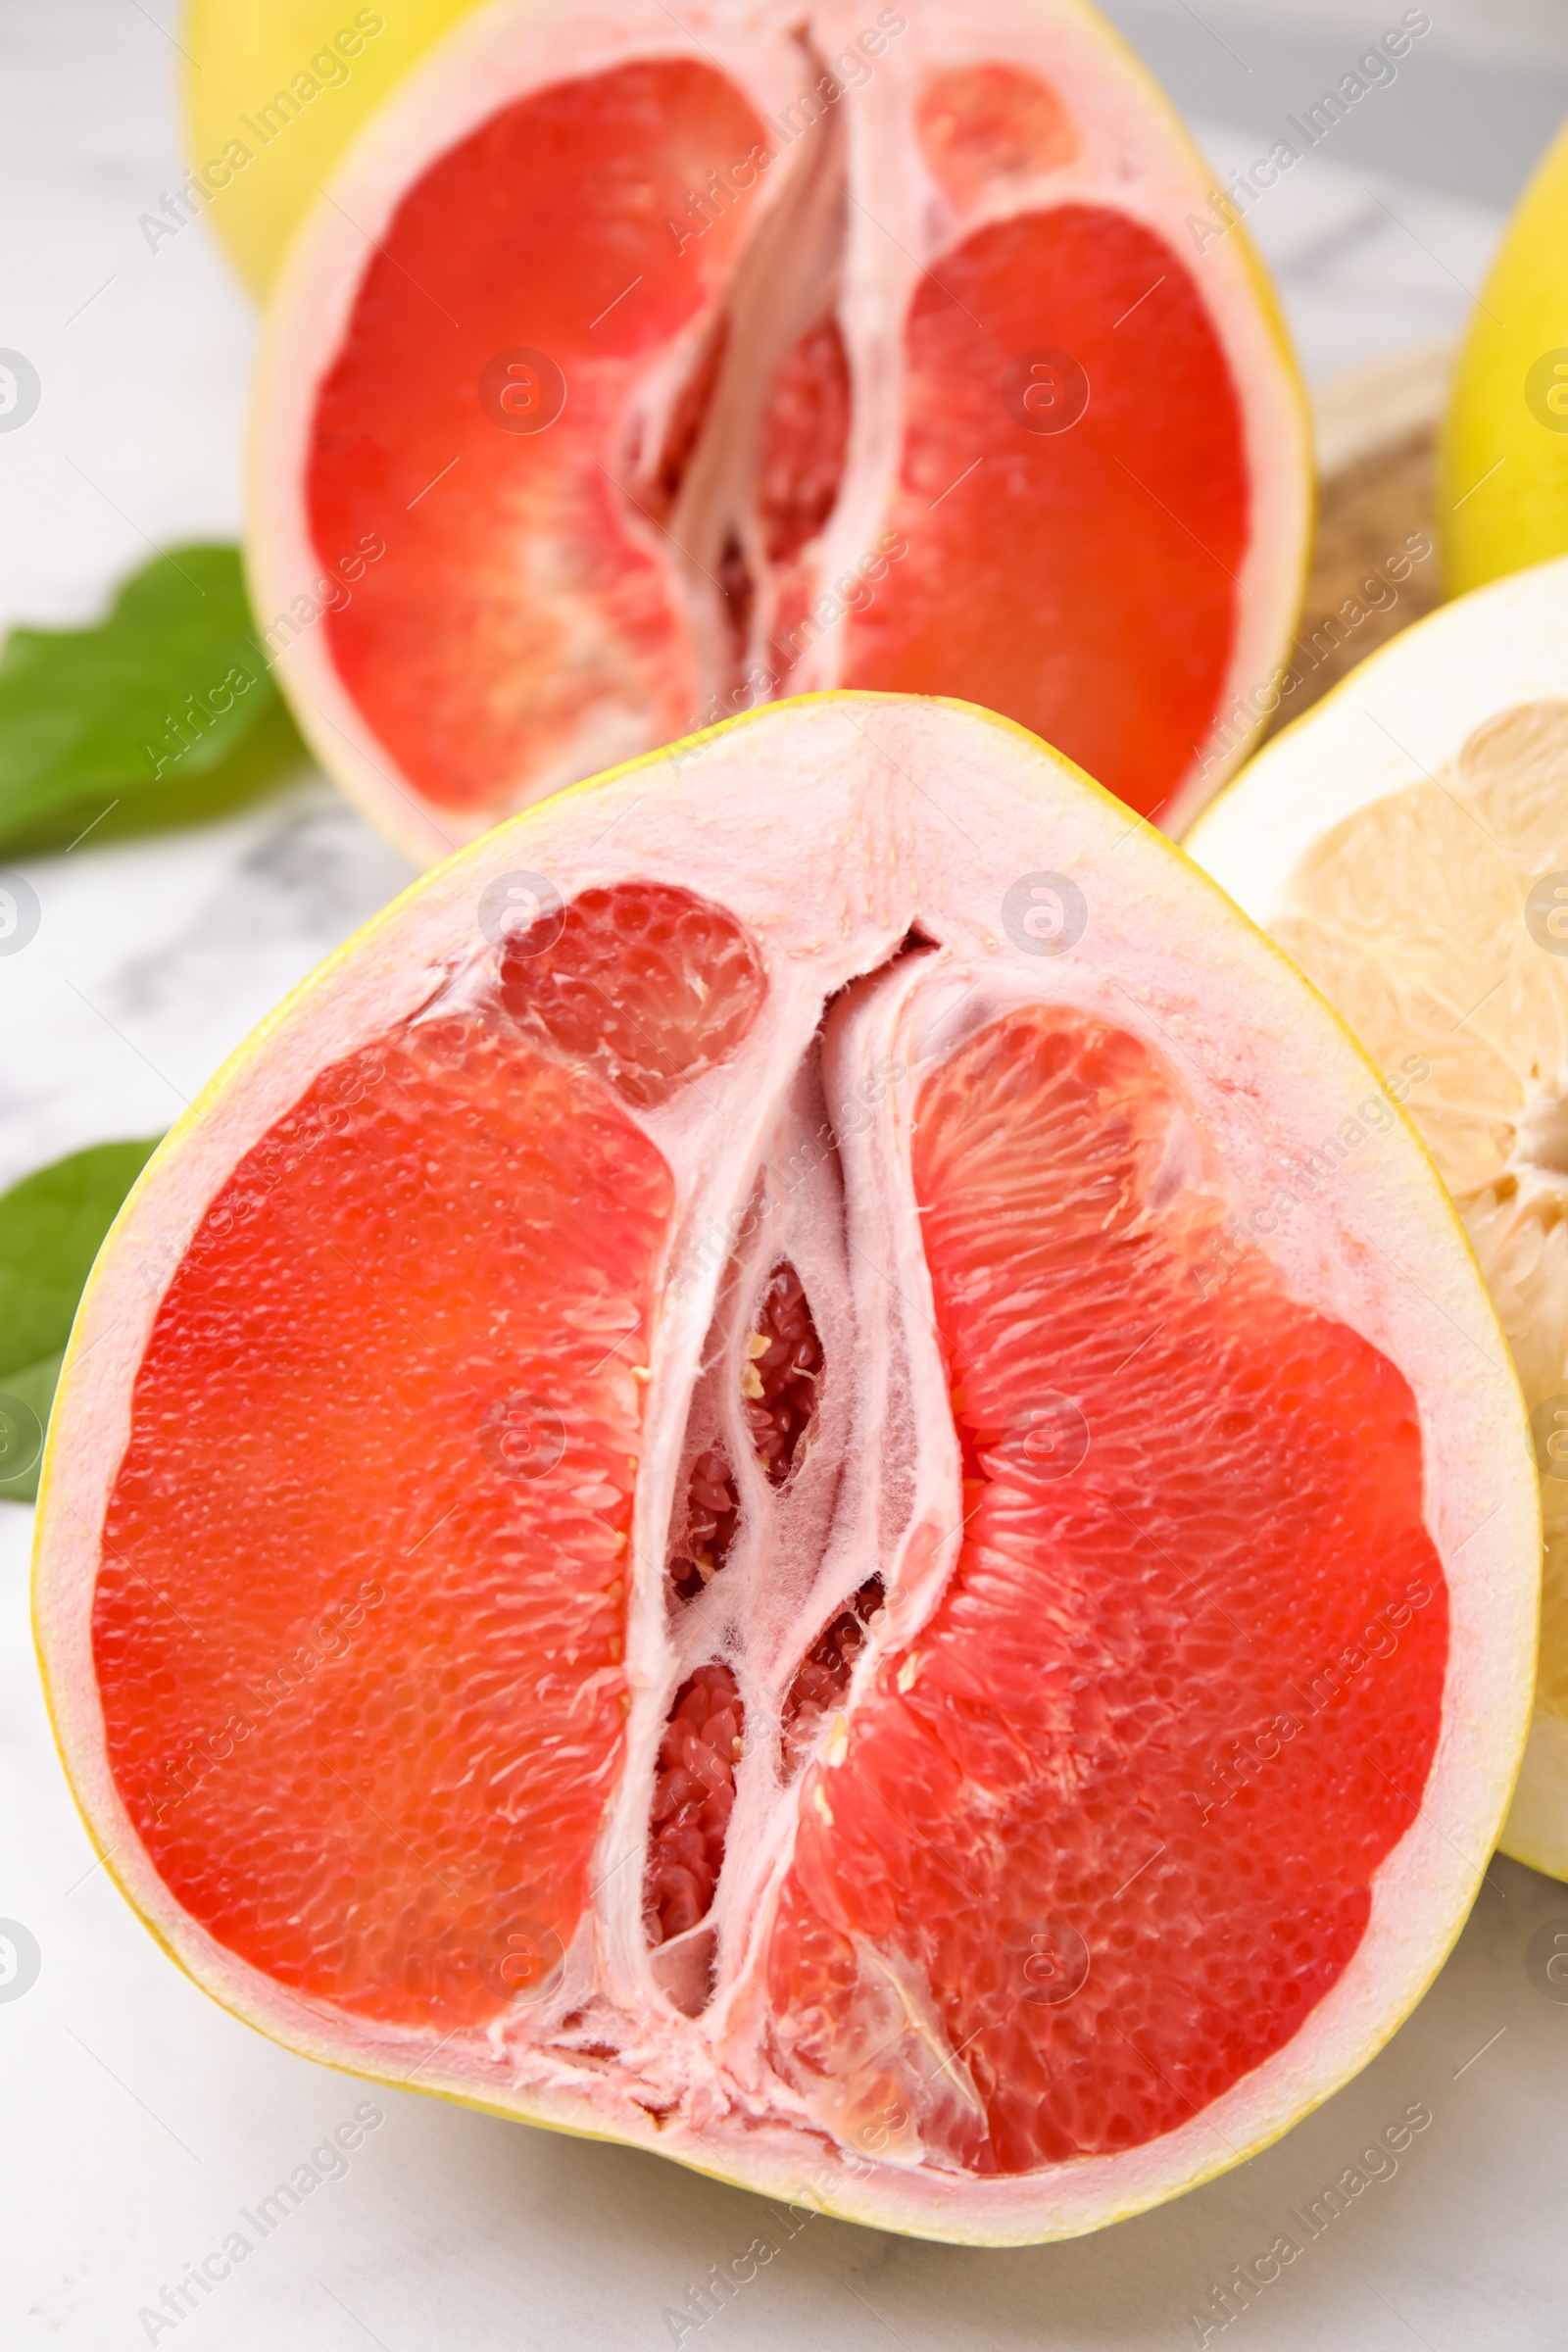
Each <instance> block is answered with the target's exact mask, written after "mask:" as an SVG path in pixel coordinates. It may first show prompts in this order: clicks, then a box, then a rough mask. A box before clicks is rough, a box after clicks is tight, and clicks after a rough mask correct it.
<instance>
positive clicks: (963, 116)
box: [248, 0, 1310, 860]
mask: <svg viewBox="0 0 1568 2352" xmlns="http://www.w3.org/2000/svg"><path fill="white" fill-rule="evenodd" d="M290 135H292V134H290ZM1208 193H1209V173H1208V172H1207V169H1206V167H1205V166H1204V164H1203V162H1202V159H1201V157H1200V156H1199V154H1198V152H1197V150H1196V149H1195V148H1194V147H1193V145H1192V143H1191V141H1190V139H1189V138H1188V136H1187V134H1186V132H1185V130H1184V129H1183V127H1182V125H1181V123H1180V121H1179V119H1178V118H1177V116H1176V115H1175V113H1174V111H1173V110H1172V108H1171V107H1170V105H1169V104H1168V102H1167V101H1166V100H1165V99H1164V97H1163V96H1162V94H1161V93H1160V91H1159V90H1158V89H1157V87H1156V86H1155V84H1154V83H1153V82H1152V80H1151V79H1150V77H1149V75H1148V74H1147V73H1145V71H1144V69H1143V68H1142V67H1141V66H1140V65H1139V64H1138V62H1137V60H1136V59H1135V58H1134V57H1133V55H1132V53H1131V52H1130V51H1129V50H1128V49H1127V48H1126V46H1125V45H1124V43H1123V42H1122V41H1121V40H1120V39H1119V37H1118V36H1117V35H1116V34H1115V33H1114V32H1113V31H1112V30H1111V28H1110V27H1109V26H1108V25H1106V24H1105V23H1104V21H1103V19H1102V18H1100V17H1099V16H1098V15H1096V14H1095V12H1094V11H1093V10H1091V9H1088V8H1086V7H1084V6H1082V5H1081V4H1080V0H999V4H998V5H996V6H994V7H992V8H991V9H989V10H988V11H987V12H986V14H985V16H984V18H983V19H981V20H976V19H975V18H974V17H973V14H972V12H971V11H969V10H967V9H965V8H964V7H962V6H961V5H959V4H958V0H911V5H910V6H909V8H908V9H907V11H903V10H899V9H894V8H884V9H882V10H880V11H879V12H878V13H877V14H876V15H875V16H871V15H869V14H867V15H866V17H865V20H864V22H863V23H862V24H858V26H857V28H856V29H855V30H854V31H853V32H846V31H845V30H844V29H843V26H842V25H841V23H840V20H839V18H838V17H836V16H835V15H834V12H832V11H831V10H828V9H822V10H820V11H818V12H817V15H816V16H815V17H811V18H809V19H803V18H802V17H801V15H800V13H799V11H798V10H796V9H794V8H791V7H787V6H785V5H784V4H783V0H767V5H764V6H760V7H749V6H743V5H742V4H741V0H716V4H715V5H714V6H712V7H711V8H709V10H708V11H707V13H706V15H705V17H704V21H703V26H702V32H701V38H700V40H699V39H698V38H697V37H696V36H694V35H693V34H690V33H688V32H687V31H686V30H685V29H684V28H683V26H682V25H680V23H679V22H678V21H677V20H676V18H675V17H674V16H673V15H672V14H671V13H670V12H669V11H667V10H665V9H662V8H661V7H658V6H656V5H653V4H652V0H622V4H621V5H619V6H617V7H615V8H614V9H607V10H602V11H600V12H598V13H596V14H595V15H593V16H591V17H583V16H580V15H577V14H574V13H572V12H570V11H568V10H567V9H566V8H565V7H564V6H562V5H524V6H517V7H501V8H496V9H488V10H486V11H485V12H484V14H483V15H482V16H481V17H476V18H474V19H473V20H472V21H471V23H470V24H468V25H465V26H463V27H460V28H459V30H458V31H457V32H456V33H455V34H454V35H453V36H452V38H451V39H450V40H448V41H447V42H446V43H444V44H443V46H442V48H441V49H440V51H439V52H438V53H437V54H435V55H434V56H432V57H431V58H429V59H428V60H427V61H426V62H425V64H424V65H423V66H422V67H421V68H419V69H418V70H417V72H416V73H413V74H411V75H410V77H409V78H408V79H407V80H406V81H405V82H404V84H403V85H402V87H401V88H400V90H399V91H398V92H397V94H396V95H395V96H394V97H393V98H392V99H391V100H390V101H389V102H388V104H387V106H386V107H385V108H384V109H383V110H382V112H381V113H380V114H379V115H378V117H377V118H376V120H375V122H374V123H373V124H371V125H370V126H369V128H368V130H367V131H366V133H365V135H364V137H363V138H362V139H361V140H360V141H359V142H358V143H357V145H356V147H355V149H354V151H353V153H352V155H351V156H350V157H349V158H348V159H347V161H346V163H345V166H344V168H343V171H342V172H341V173H340V174H339V176H338V177H337V178H336V179H335V180H334V181H333V182H332V184H331V186H330V188H329V190H328V193H327V196H326V198H325V199H324V200H323V201H322V202H321V203H320V204H319V206H318V207H317V209H316V211H315V213H314V214H313V215H312V217H311V219H310V221H309V222H308V224H307V226H306V228H305V230H304V231H303V232H302V234H301V237H300V239H299V240H298V242H297V243H296V245H295V247H294V248H293V251H292V253H291V256H290V259H289V263H288V265H287V268H286V269H285V271H284V273H283V276H282V277H281V279H280V281H279V284H278V287H277V291H276V295H275V298H274V302H273V305H272V309H271V313H270V320H269V328H268V338H267V342H266V346H265V349H264V353H263V358H262V363H261V366H260V369H259V373H258V379H257V391H256V402H255V411H254V419H253V467H252V483H251V503H250V520H249V545H248V555H249V565H250V580H251V587H252V594H253V599H254V602H255V606H256V611H257V614H258V618H259V619H260V621H261V622H262V625H263V628H264V631H265V632H267V633H268V644H269V649H270V651H271V652H273V653H275V654H276V655H277V657H278V659H277V663H276V675H277V677H278V678H279V679H280V681H281V682H282V685H283V687H284V691H285V692H286V693H287V694H288V696H289V698H290V700H291V703H292V705H293V707H294V710H295V712H296V714H297V716H298V719H299V721H300V724H301V725H302V727H303V728H304V729H305V731H306V733H307V735H308V736H309V738H310V740H311V742H312V745H313V748H314V749H315V750H316V752H317V755H318V757H319V759H320V760H321V761H322V763H323V765H324V766H325V767H326V768H327V769H328V770H329V772H331V773H333V774H335V775H336V776H338V777H339V779H340V780H341V781H342V782H343V783H344V784H345V786H346V787H347V788H348V789H349V790H350V791H351V792H353V793H355V794H356V796H357V797H358V798H360V799H361V800H362V801H363V802H364V804H365V806H366V807H367V809H368V810H369V811H370V812H371V813H372V814H373V815H375V816H376V817H377V819H378V821H380V822H381V823H383V824H384V825H386V826H387V827H388V828H389V829H390V830H391V831H392V832H393V833H394V834H395V835H397V837H398V838H399V839H400V840H401V841H403V842H404V843H405V845H406V846H407V847H408V848H409V849H410V850H411V852H413V853H414V854H415V855H417V856H419V857H421V858H424V859H426V860H429V859H431V858H435V857H438V856H440V855H442V854H444V852H445V851H447V850H448V849H450V848H451V847H452V846H453V845H454V844H455V843H457V842H459V841H462V840H466V839H468V838H471V837H472V836H473V835H474V834H475V833H477V832H480V831H482V830H484V829H485V827H487V826H489V825H491V824H493V823H495V822H496V821H497V820H498V819H499V818H501V817H503V816H506V815H507V814H509V813H511V812H513V811H515V810H516V809H519V808H523V807H526V806H527V805H529V804H530V803H531V802H533V801H536V800H538V799H540V798H541V797H543V796H544V795H545V794H547V793H550V792H552V791H555V790H557V789H559V788H560V787H561V786H562V785H563V784H566V783H569V782H571V781H572V780H573V779H575V778H577V777H579V776H581V775H583V774H585V773H591V772H592V771H593V770H595V769H596V768H599V767H602V766H604V765H605V764H607V763H608V762H609V761H611V760H614V759H619V758H626V757H629V756H632V755H635V754H637V753H639V752H642V751H645V750H647V749H649V748H651V747H652V746H654V745H656V744H659V743H662V742H665V741H668V740H671V739H673V738H675V737H678V736H681V735H684V734H686V733H687V732H689V731H690V730H691V729H692V728H693V727H694V726H700V725H702V724H703V723H704V721H705V720H709V719H716V718H719V717H722V716H724V715H727V714H729V713H732V712H734V711H739V710H742V709H745V708H747V707H750V706H753V705H755V704H757V703H759V702H762V701H766V700H771V699H773V698H775V697H778V696H784V695H789V694H792V693H797V692H800V691H802V690H804V689H807V688H825V687H835V686H849V687H867V688H874V689H878V690H899V691H916V692H922V693H936V694H949V695H955V696H959V697H962V698H963V699H964V700H966V701H971V702H975V703H979V704H983V705H985V706H987V707H989V708H991V709H993V710H997V711H1004V712H1005V713H1006V714H1007V715H1008V716H1010V717H1012V718H1015V719H1017V720H1019V721H1020V722H1021V723H1022V724H1024V725H1027V726H1028V727H1030V728H1031V729H1032V730H1033V731H1035V732H1036V733H1038V734H1040V735H1042V736H1043V737H1045V738H1046V739H1047V740H1048V741H1049V742H1052V743H1054V744H1055V745H1056V746H1057V747H1058V748H1059V749H1060V750H1062V751H1064V752H1065V753H1066V754H1067V755H1068V756H1069V757H1070V758H1072V759H1074V760H1077V761H1078V762H1079V764H1080V765H1081V766H1083V767H1085V768H1087V769H1088V771H1089V772H1090V773H1091V774H1092V775H1094V776H1095V777H1096V778H1097V779H1098V780H1099V781H1100V782H1101V783H1103V784H1104V785H1105V786H1107V787H1108V788H1109V789H1110V790H1112V791H1114V792H1115V793H1117V794H1118V795H1120V797H1121V798H1122V799H1123V800H1125V801H1127V802H1128V803H1129V804H1130V805H1131V806H1132V807H1133V808H1135V809H1139V810H1140V811H1143V812H1145V813H1149V814H1156V813H1157V815H1158V817H1159V820H1160V822H1161V823H1162V824H1164V825H1166V826H1167V827H1168V828H1170V829H1173V830H1175V829H1179V827H1180V825H1181V824H1182V823H1183V822H1184V821H1185V819H1186V818H1187V816H1189V815H1190V814H1191V813H1192V811H1193V810H1194V809H1196V807H1197V806H1198V805H1199V803H1200V802H1201V800H1202V799H1203V798H1204V797H1205V796H1206V794H1207V793H1208V792H1209V791H1210V790H1212V788H1213V786H1214V785H1215V784H1216V783H1217V782H1218V781H1219V780H1220V779H1221V778H1222V777H1223V775H1224V774H1225V773H1227V772H1228V770H1229V768H1230V767H1231V766H1233V765H1234V764H1235V763H1236V761H1237V760H1239V759H1240V757H1241V755H1242V753H1243V751H1244V750H1245V747H1246V744H1247V741H1248V739H1249V737H1250V735H1251V734H1252V733H1253V732H1254V731H1255V729H1256V728H1257V726H1258V725H1259V724H1260V723H1261V721H1262V719H1263V718H1264V717H1265V716H1266V714H1267V712H1268V711H1269V710H1270V709H1271V708H1273V707H1274V705H1276V704H1277V703H1278V700H1279V685H1278V681H1279V679H1280V678H1281V677H1282V676H1283V675H1284V665H1283V662H1282V656H1283V655H1284V653H1285V650H1286V647H1287V644H1288V641H1289V637H1290V632H1291V630H1292V627H1293V626H1294V622H1295V617H1296V613H1297V608H1298V605H1299V595H1300V583H1301V576H1302V571H1303V567H1304V561H1305V548H1306V538H1307V532H1308V524H1309V508H1310V468H1309V453H1308V446H1307V431H1306V420H1305V415H1304V406H1303V402H1302V399H1301V394H1300V390H1299V384H1298V382H1297V378H1296V374H1295V369H1294V367H1293V364H1292V361H1291V357H1290V353H1289V349H1288V346H1287V343H1286V339H1285V335H1284V330H1283V328H1282V326H1281V323H1280V320H1279V318H1278V315H1277V313H1276V311H1275V308H1274V305H1273V301H1272V298H1271V295H1270V292H1269V290H1268V287H1267V284H1266V281H1265V279H1264V277H1263V275H1262V273H1261V271H1260V270H1259V267H1258V265H1257V263H1256V261H1255V259H1254V257H1253V256H1252V254H1251V252H1250V248H1249V247H1248V245H1247V243H1246V241H1245V236H1244V233H1243V231H1242V230H1241V228H1240V227H1238V226H1235V225H1234V224H1232V225H1227V224H1226V217H1225V216H1224V215H1223V214H1222V213H1221V214H1216V213H1214V212H1213V211H1212V210H1211V209H1210V207H1209V203H1208ZM1195 223H1196V226H1195ZM367 554H368V556H369V561H368V562H367V561H366V560H365V558H366V556H367Z"/></svg>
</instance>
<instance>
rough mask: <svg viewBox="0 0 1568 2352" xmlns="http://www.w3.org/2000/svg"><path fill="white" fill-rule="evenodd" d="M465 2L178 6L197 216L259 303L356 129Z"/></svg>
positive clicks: (468, 1)
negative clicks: (201, 201)
mask: <svg viewBox="0 0 1568 2352" xmlns="http://www.w3.org/2000/svg"><path fill="white" fill-rule="evenodd" d="M474 5H475V0H388V5H387V6H386V7H385V9H384V10H383V9H379V8H355V7H352V6H350V5H349V4H348V0H265V5H258V0H189V6H188V8H187V11H186V18H185V31H184V48H185V53H186V57H187V59H188V64H187V68H186V73H185V128H186V137H187V139H188V141H189V146H190V160H191V165H192V168H193V170H194V172H195V173H196V174H197V176H198V178H199V179H200V180H201V181H202V183H203V185H204V186H205V188H206V190H207V192H208V195H209V196H210V199H211V201H210V202H209V203H208V204H207V206H206V207H205V208H204V209H205V210H206V214H207V218H208V219H209V220H210V221H211V222H212V224H213V227H214V228H215V229H216V230H217V232H218V235H219V237H220V238H221V241H222V243H223V244H224V246H225V247H226V248H227V251H228V255H229V259H230V260H231V261H232V262H233V264H234V266H235V268H236V269H237V270H239V273H240V275H241V276H242V277H243V278H244V279H245V281H246V283H247V284H248V285H249V286H250V287H251V288H252V289H253V290H254V291H255V292H256V293H257V294H263V295H265V294H266V292H267V291H268V289H269V287H270V284H271V282H272V279H273V277H274V276H275V275H276V272H277V268H278V264H279V263H280V262H281V260H282V258H283V254H284V250H285V248H286V247H287V245H288V241H289V239H290V237H291V236H292V235H293V233H294V230H295V227H296V226H297V224H298V223H299V221H302V220H303V219H304V217H305V215H306V213H308V212H309V211H310V208H311V206H312V205H313V204H314V203H315V201H316V198H317V195H318V192H319V189H320V186H321V183H322V182H323V181H324V180H325V179H326V178H327V177H328V175H329V174H330V172H332V169H333V167H334V166H335V164H336V163H337V160H338V157H339V156H340V155H341V154H342V152H343V150H344V148H345V147H346V146H347V145H348V143H349V141H350V140H351V139H352V138H353V136H354V134H355V132H356V131H357V130H358V129H359V127H360V125H361V123H363V122H365V120H366V118H367V117H368V115H370V114H372V113H373V112H374V110H375V108H376V107H377V106H379V105H380V103H381V101H382V99H383V98H385V97H386V96H387V94H388V92H389V91H391V90H392V89H394V88H395V87H396V85H397V84H398V82H400V81H401V80H402V78H403V76H404V74H405V73H407V72H408V71H409V68H410V67H411V66H413V65H415V64H417V61H418V60H419V59H420V58H421V57H422V56H423V55H424V53H425V51H426V50H427V49H430V48H432V47H433V46H434V44H435V43H436V42H437V41H438V40H439V39H440V38H441V36H442V34H443V33H444V32H446V31H448V30H449V29H450V28H451V26H452V25H456V24H457V23H458V22H459V20H460V19H461V18H463V17H466V16H467V15H468V14H469V13H470V11H471V10H472V8H473V7H474Z"/></svg>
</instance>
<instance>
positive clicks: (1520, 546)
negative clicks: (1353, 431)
mask: <svg viewBox="0 0 1568 2352" xmlns="http://www.w3.org/2000/svg"><path fill="white" fill-rule="evenodd" d="M1438 522H1439V530H1440V534H1441V538H1442V552H1443V564H1444V570H1445V574H1446V579H1447V584H1448V589H1449V593H1450V594H1452V595H1460V594H1462V593H1463V592H1465V591H1466V590H1468V589H1471V588H1480V587H1482V586H1484V585H1485V583H1486V582H1487V581H1488V580H1495V579H1499V578H1501V577H1502V576H1503V575H1504V574H1505V573H1507V572H1510V571H1521V570H1523V569H1524V568H1525V567H1526V566H1527V565H1528V564H1543V563H1545V562H1547V561H1548V560H1549V559H1550V558H1552V557H1554V556H1561V555H1568V129H1565V130H1564V131H1563V132H1562V133H1561V134H1560V135H1559V137H1558V138H1557V140H1556V142H1555V144H1554V145H1553V146H1552V147H1551V149H1550V150H1549V151H1548V153H1547V155H1546V157H1545V160H1544V163H1543V164H1542V165H1541V167H1540V169H1539V171H1538V172H1536V175H1535V177H1534V178H1533V179H1532V180H1531V182H1530V185H1529V186H1528V188H1527V189H1526V190H1525V193H1524V195H1523V196H1522V197H1521V198H1520V200H1519V206H1518V210H1517V211H1516V212H1515V214H1514V216H1513V219H1512V221H1510V222H1509V224H1508V231H1507V234H1506V236H1505V237H1504V239H1503V242H1502V249H1501V251H1500V252H1499V254H1498V255H1497V258H1496V260H1495V263H1494V264H1493V267H1492V273H1491V275H1490V276H1489V278H1488V279H1487V282H1486V286H1485V288H1484V289H1483V292H1482V296H1481V300H1480V302H1479V303H1478V304H1477V306H1476V310H1475V313H1474V315H1473V317H1472V319H1471V322H1470V328H1469V332H1468V334H1467V336H1466V338H1465V344H1464V349H1463V351H1462V352H1461V354H1460V357H1459V365H1458V369H1457V371H1456V373H1455V376H1454V382H1453V392H1452V396H1451V399H1450V402H1449V407H1448V413H1447V416H1446V419H1445V422H1444V427H1443V435H1442V440H1441V443H1440V448H1439V466H1438Z"/></svg>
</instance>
